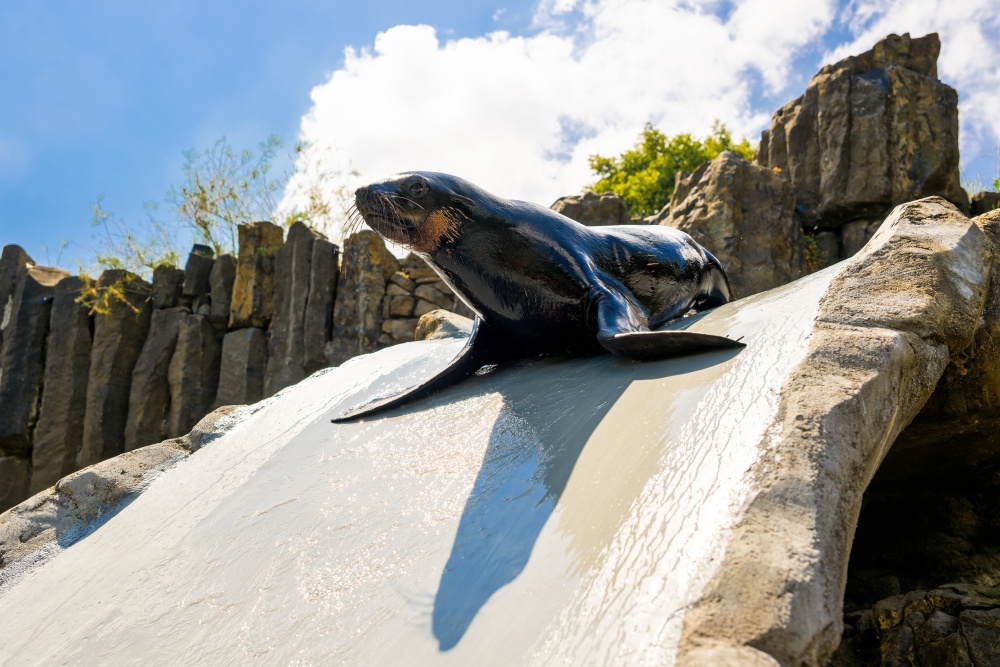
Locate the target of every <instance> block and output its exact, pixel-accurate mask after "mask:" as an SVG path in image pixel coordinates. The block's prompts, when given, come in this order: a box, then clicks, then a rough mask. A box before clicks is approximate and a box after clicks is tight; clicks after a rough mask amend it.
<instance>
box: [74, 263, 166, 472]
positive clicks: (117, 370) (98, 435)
mask: <svg viewBox="0 0 1000 667" xmlns="http://www.w3.org/2000/svg"><path fill="white" fill-rule="evenodd" d="M108 285H116V286H118V287H120V289H121V291H122V294H123V295H124V297H125V298H124V299H111V300H110V301H109V312H108V313H107V314H106V315H104V314H98V315H96V316H95V317H94V345H93V348H92V351H91V357H90V375H89V379H88V383H87V417H86V419H85V420H84V424H83V446H82V448H81V450H80V455H79V456H78V457H77V465H78V467H80V468H83V467H84V466H88V465H92V464H94V463H97V462H98V461H102V460H104V459H106V458H109V457H111V456H115V455H117V454H121V453H122V452H123V451H125V423H126V421H127V419H128V408H129V396H130V394H131V389H132V370H133V369H134V368H135V363H136V360H137V359H138V358H139V353H140V352H141V351H142V346H143V343H144V342H145V340H146V334H147V333H148V331H149V320H150V314H151V310H152V304H151V302H150V300H149V298H148V297H149V295H150V293H151V291H152V288H151V286H150V285H149V284H148V283H146V282H145V281H144V280H142V279H141V278H139V277H138V276H136V275H134V274H131V273H129V272H128V271H121V270H109V271H105V272H104V273H102V274H101V277H100V279H99V280H98V286H99V287H104V286H108Z"/></svg>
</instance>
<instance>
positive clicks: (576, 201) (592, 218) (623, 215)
mask: <svg viewBox="0 0 1000 667" xmlns="http://www.w3.org/2000/svg"><path fill="white" fill-rule="evenodd" d="M551 208H552V210H553V211H555V212H556V213H562V214H563V215H565V216H566V217H567V218H571V219H573V220H576V221H577V222H580V223H583V224H585V225H587V226H588V227H599V226H602V225H628V224H631V222H632V220H631V218H630V217H629V214H628V205H627V204H626V203H625V200H624V199H622V198H621V197H619V196H618V195H616V194H615V193H613V192H601V193H597V192H589V191H588V192H584V193H583V194H582V195H570V196H569V197H562V198H560V199H557V200H556V201H555V203H554V204H552V206H551Z"/></svg>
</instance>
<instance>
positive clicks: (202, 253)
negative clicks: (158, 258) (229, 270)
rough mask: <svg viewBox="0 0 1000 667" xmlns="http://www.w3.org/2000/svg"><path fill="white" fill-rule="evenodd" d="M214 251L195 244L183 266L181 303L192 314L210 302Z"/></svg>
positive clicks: (205, 246)
mask: <svg viewBox="0 0 1000 667" xmlns="http://www.w3.org/2000/svg"><path fill="white" fill-rule="evenodd" d="M213 264H215V251H213V250H212V249H211V248H210V247H208V246H207V245H199V244H195V245H194V246H193V247H192V248H191V252H190V253H189V254H188V259H187V264H185V265H184V282H183V283H181V301H182V303H183V305H184V306H185V307H187V308H189V309H190V310H192V311H193V312H197V311H198V309H199V308H200V307H201V306H203V305H205V304H207V303H209V302H210V294H211V289H212V286H211V283H210V282H209V276H211V274H212V265H213Z"/></svg>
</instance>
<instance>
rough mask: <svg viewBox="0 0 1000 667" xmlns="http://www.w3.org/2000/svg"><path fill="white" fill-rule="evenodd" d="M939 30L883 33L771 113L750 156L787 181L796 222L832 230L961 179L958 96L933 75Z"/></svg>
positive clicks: (952, 197)
mask: <svg viewBox="0 0 1000 667" xmlns="http://www.w3.org/2000/svg"><path fill="white" fill-rule="evenodd" d="M940 50H941V43H940V41H939V39H938V36H937V34H930V35H927V36H926V37H921V38H919V39H911V38H910V36H909V35H903V36H902V37H899V36H897V35H890V36H888V37H886V38H885V39H883V40H882V41H880V42H879V43H878V44H876V45H875V48H874V49H872V50H871V51H868V52H866V53H863V54H861V55H859V56H851V57H849V58H846V59H844V60H842V61H840V62H838V63H835V64H833V65H828V66H826V67H824V68H823V69H822V70H820V72H819V73H818V74H816V76H814V77H813V78H812V79H811V80H810V81H809V85H808V86H807V87H806V91H805V93H804V94H803V95H802V96H801V97H798V98H796V99H794V100H792V101H791V102H789V103H788V104H786V105H785V106H784V107H782V108H781V109H779V110H778V111H777V112H775V114H774V119H773V120H772V122H771V129H770V130H768V131H765V132H764V134H763V135H762V136H761V141H760V146H759V148H758V151H757V158H756V162H757V163H758V164H760V165H761V166H763V167H767V168H771V169H775V170H779V171H780V173H781V174H782V175H783V176H785V177H786V178H787V179H788V180H789V181H790V182H791V184H792V188H793V191H794V196H795V202H796V205H797V207H798V209H797V210H798V211H799V215H800V218H801V221H802V223H803V224H804V225H805V226H807V227H808V228H812V227H818V228H820V229H830V230H837V229H840V228H841V227H842V226H843V225H844V224H845V223H847V222H850V221H851V220H856V219H859V218H878V217H881V216H882V214H883V213H884V212H885V211H887V210H888V209H889V208H891V207H892V206H893V205H894V204H898V203H900V202H905V201H910V200H913V199H917V198H919V197H924V196H927V195H940V196H942V197H944V198H945V199H948V200H949V201H951V202H952V203H954V204H956V205H957V206H959V208H962V209H966V210H967V208H968V195H966V194H965V191H964V190H962V188H961V185H960V184H959V169H958V166H959V163H958V94H957V93H956V92H955V90H954V89H952V88H951V87H949V86H947V85H945V84H943V83H941V82H940V81H938V80H937V57H938V53H939V52H940Z"/></svg>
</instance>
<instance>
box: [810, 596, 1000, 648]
mask: <svg viewBox="0 0 1000 667" xmlns="http://www.w3.org/2000/svg"><path fill="white" fill-rule="evenodd" d="M880 664H881V665H914V666H915V667H937V666H939V665H965V666H968V667H978V666H979V665H984V666H985V665H997V664H1000V596H997V594H996V592H995V591H993V590H981V589H978V590H977V589H976V587H974V586H968V585H963V584H949V585H946V586H942V587H940V588H937V589H934V590H930V591H913V592H911V593H907V594H906V595H896V596H893V597H890V598H886V599H884V600H879V601H878V602H877V603H875V605H874V607H873V608H870V609H865V610H862V611H857V612H854V613H851V614H849V615H848V617H847V620H846V621H845V629H844V641H843V642H842V643H841V645H840V647H839V648H838V649H837V652H836V653H835V654H834V656H833V658H832V659H831V660H830V663H829V666H828V667H869V665H880Z"/></svg>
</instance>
